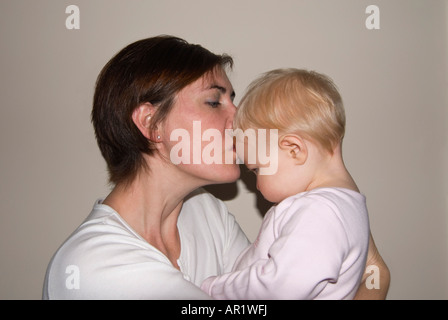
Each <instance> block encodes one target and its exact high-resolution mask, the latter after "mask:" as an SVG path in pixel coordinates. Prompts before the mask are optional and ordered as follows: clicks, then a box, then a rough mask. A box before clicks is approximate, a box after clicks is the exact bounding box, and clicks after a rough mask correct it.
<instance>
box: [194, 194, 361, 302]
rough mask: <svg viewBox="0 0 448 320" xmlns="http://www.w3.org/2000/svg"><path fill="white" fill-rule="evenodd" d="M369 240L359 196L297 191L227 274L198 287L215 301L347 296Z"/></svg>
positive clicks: (354, 287) (351, 293)
mask: <svg viewBox="0 0 448 320" xmlns="http://www.w3.org/2000/svg"><path fill="white" fill-rule="evenodd" d="M368 244H369V219H368V213H367V208H366V199H365V197H364V196H363V195H362V194H360V193H358V192H355V191H352V190H348V189H342V188H321V189H315V190H311V191H309V192H304V193H299V194H297V195H295V196H292V197H289V198H287V199H285V200H283V201H282V202H280V203H279V204H278V205H276V206H273V207H272V208H271V209H270V210H269V211H268V212H267V213H266V216H265V218H264V220H263V224H262V226H261V230H260V233H259V235H258V237H257V239H256V240H255V242H254V243H253V244H252V245H251V246H249V247H248V248H247V249H246V250H245V251H243V252H242V253H241V255H240V256H239V258H238V260H237V261H236V263H235V265H234V267H233V270H232V272H231V273H226V274H223V275H221V276H218V277H210V278H208V279H206V280H205V281H204V282H203V284H202V289H203V290H204V291H205V292H207V293H208V294H210V295H211V296H212V297H214V298H216V299H352V298H353V297H354V296H355V294H356V291H357V289H358V287H359V284H360V280H361V277H362V275H363V273H364V269H365V262H366V257H367V250H368Z"/></svg>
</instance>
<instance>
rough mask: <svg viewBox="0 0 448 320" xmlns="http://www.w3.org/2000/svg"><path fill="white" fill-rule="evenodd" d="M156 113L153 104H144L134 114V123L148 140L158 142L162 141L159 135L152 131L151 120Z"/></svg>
mask: <svg viewBox="0 0 448 320" xmlns="http://www.w3.org/2000/svg"><path fill="white" fill-rule="evenodd" d="M154 112H155V108H154V106H153V105H152V104H151V103H149V102H146V103H143V104H141V105H139V106H138V107H137V108H136V109H135V110H134V111H133V112H132V121H134V124H135V125H136V126H137V128H138V129H139V130H140V132H141V133H142V134H143V135H144V136H145V138H146V139H148V140H150V141H153V142H157V141H159V140H160V138H159V135H158V134H157V132H153V130H152V129H151V118H152V117H153V115H154Z"/></svg>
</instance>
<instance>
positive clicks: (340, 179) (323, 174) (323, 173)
mask: <svg viewBox="0 0 448 320" xmlns="http://www.w3.org/2000/svg"><path fill="white" fill-rule="evenodd" d="M316 188H345V189H349V190H353V191H356V192H359V189H358V186H357V185H356V183H355V180H354V179H353V178H352V176H351V175H350V173H349V172H348V170H347V168H346V167H345V164H344V161H343V159H342V153H341V150H340V148H337V149H336V150H335V152H334V153H333V154H332V155H328V157H326V159H325V161H323V162H322V165H321V166H320V169H319V170H318V171H317V175H316V177H315V179H313V182H312V183H311V184H310V185H309V187H308V190H312V189H316Z"/></svg>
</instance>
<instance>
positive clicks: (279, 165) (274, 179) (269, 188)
mask: <svg viewBox="0 0 448 320" xmlns="http://www.w3.org/2000/svg"><path fill="white" fill-rule="evenodd" d="M278 142H279V138H278V130H264V129H247V130H245V131H244V134H243V132H242V131H241V132H236V152H237V155H238V158H239V159H240V160H241V161H243V162H244V164H245V165H246V167H247V168H248V169H249V170H250V171H252V172H253V173H254V174H255V175H256V177H257V189H258V190H260V192H261V193H262V194H263V196H264V197H265V198H266V199H267V200H268V201H270V202H273V203H277V202H280V201H282V200H283V199H285V198H286V197H288V196H290V195H292V194H290V192H288V191H289V190H292V189H294V188H290V187H289V186H290V185H291V184H293V183H294V181H293V179H292V177H291V172H290V170H292V167H291V166H292V165H293V163H292V161H291V160H290V157H289V156H288V155H287V154H286V152H285V151H284V150H281V149H279V143H278Z"/></svg>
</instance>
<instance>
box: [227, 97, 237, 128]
mask: <svg viewBox="0 0 448 320" xmlns="http://www.w3.org/2000/svg"><path fill="white" fill-rule="evenodd" d="M228 110H229V113H228V116H227V123H226V129H233V119H234V118H235V113H236V106H235V104H233V102H232V104H231V105H230V107H229V108H228Z"/></svg>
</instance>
